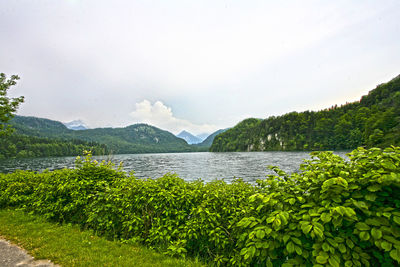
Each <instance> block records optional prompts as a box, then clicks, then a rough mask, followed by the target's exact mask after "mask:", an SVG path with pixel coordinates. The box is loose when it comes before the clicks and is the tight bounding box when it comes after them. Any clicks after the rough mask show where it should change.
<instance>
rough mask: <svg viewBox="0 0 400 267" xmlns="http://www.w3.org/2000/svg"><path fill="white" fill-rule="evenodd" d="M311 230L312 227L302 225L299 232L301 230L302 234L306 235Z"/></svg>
mask: <svg viewBox="0 0 400 267" xmlns="http://www.w3.org/2000/svg"><path fill="white" fill-rule="evenodd" d="M311 229H312V225H311V224H308V225H304V224H303V226H302V227H301V230H303V233H304V234H308V233H309V232H310V231H311Z"/></svg>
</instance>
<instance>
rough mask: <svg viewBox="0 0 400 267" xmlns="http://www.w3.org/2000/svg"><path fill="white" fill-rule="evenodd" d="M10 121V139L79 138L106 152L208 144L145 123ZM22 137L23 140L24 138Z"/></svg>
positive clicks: (21, 118)
mask: <svg viewBox="0 0 400 267" xmlns="http://www.w3.org/2000/svg"><path fill="white" fill-rule="evenodd" d="M10 124H11V125H12V127H13V128H14V129H15V132H14V134H13V135H14V137H13V138H14V139H16V137H15V136H26V137H32V138H35V139H31V140H36V141H37V140H39V139H40V138H41V139H40V140H41V141H40V142H43V140H42V139H43V138H45V139H46V140H58V141H57V142H58V143H60V142H61V143H62V142H69V141H72V140H75V141H74V142H76V140H80V141H82V142H88V143H83V144H89V143H93V144H94V145H96V146H100V145H105V146H106V148H107V151H108V153H114V154H129V153H163V152H194V151H208V148H209V147H210V142H209V140H210V138H208V139H206V140H207V142H205V143H198V144H196V146H194V145H190V144H188V143H187V142H186V141H185V140H183V139H182V138H179V137H176V136H175V135H174V134H172V133H170V132H168V131H164V130H162V129H159V128H157V127H154V126H151V125H147V124H134V125H130V126H127V127H123V128H96V129H83V127H79V126H84V124H82V123H81V121H74V122H72V123H70V124H68V127H70V128H71V129H69V128H68V127H67V126H66V125H65V124H63V123H61V122H59V121H54V120H49V119H44V118H37V117H26V116H15V117H14V118H13V120H12V121H11V123H10ZM77 126H78V127H77ZM212 135H213V134H212ZM210 136H211V135H210ZM213 136H215V133H214V135H213ZM38 138H39V139H38ZM17 139H18V138H17ZM20 139H21V138H19V139H18V140H20ZM22 139H23V140H25V141H26V138H22ZM46 142H47V141H46ZM28 152H29V151H28ZM28 152H27V153H28ZM28 154H29V153H28ZM57 155H58V154H57Z"/></svg>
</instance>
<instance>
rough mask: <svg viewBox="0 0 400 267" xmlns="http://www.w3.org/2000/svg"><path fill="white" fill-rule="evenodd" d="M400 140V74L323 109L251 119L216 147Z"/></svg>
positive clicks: (316, 146) (324, 146)
mask: <svg viewBox="0 0 400 267" xmlns="http://www.w3.org/2000/svg"><path fill="white" fill-rule="evenodd" d="M390 145H400V75H399V76H397V77H396V78H394V79H393V80H391V81H390V82H388V83H384V84H381V85H378V86H377V87H376V88H375V89H374V90H372V91H370V92H369V93H368V95H365V96H363V97H362V98H361V100H360V101H357V102H354V103H349V104H346V105H342V106H340V107H338V106H333V107H331V108H328V109H325V110H321V111H316V112H315V111H305V112H301V113H298V112H291V113H288V114H285V115H282V116H277V117H275V116H273V117H269V118H267V119H263V120H262V119H246V120H244V121H242V122H240V123H239V124H237V125H236V126H235V127H233V128H231V129H229V130H227V131H226V132H224V133H221V134H219V135H217V136H216V137H215V139H214V141H213V144H212V146H211V148H210V151H268V150H269V151H272V150H341V149H343V150H344V149H353V148H356V147H358V146H366V147H373V146H377V147H386V146H390Z"/></svg>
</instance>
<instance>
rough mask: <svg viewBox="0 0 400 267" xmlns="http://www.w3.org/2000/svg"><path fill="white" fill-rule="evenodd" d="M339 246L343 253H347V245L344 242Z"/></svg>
mask: <svg viewBox="0 0 400 267" xmlns="http://www.w3.org/2000/svg"><path fill="white" fill-rule="evenodd" d="M338 248H339V251H340V252H341V253H346V251H347V249H346V246H345V245H344V244H339V246H338Z"/></svg>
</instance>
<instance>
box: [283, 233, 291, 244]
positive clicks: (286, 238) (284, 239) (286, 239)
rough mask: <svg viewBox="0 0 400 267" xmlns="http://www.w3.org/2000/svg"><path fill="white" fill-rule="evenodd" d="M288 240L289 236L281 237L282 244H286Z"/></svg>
mask: <svg viewBox="0 0 400 267" xmlns="http://www.w3.org/2000/svg"><path fill="white" fill-rule="evenodd" d="M289 239H290V235H287V234H286V235H284V236H283V242H284V243H285V244H286V242H287V241H288V240H289Z"/></svg>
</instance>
